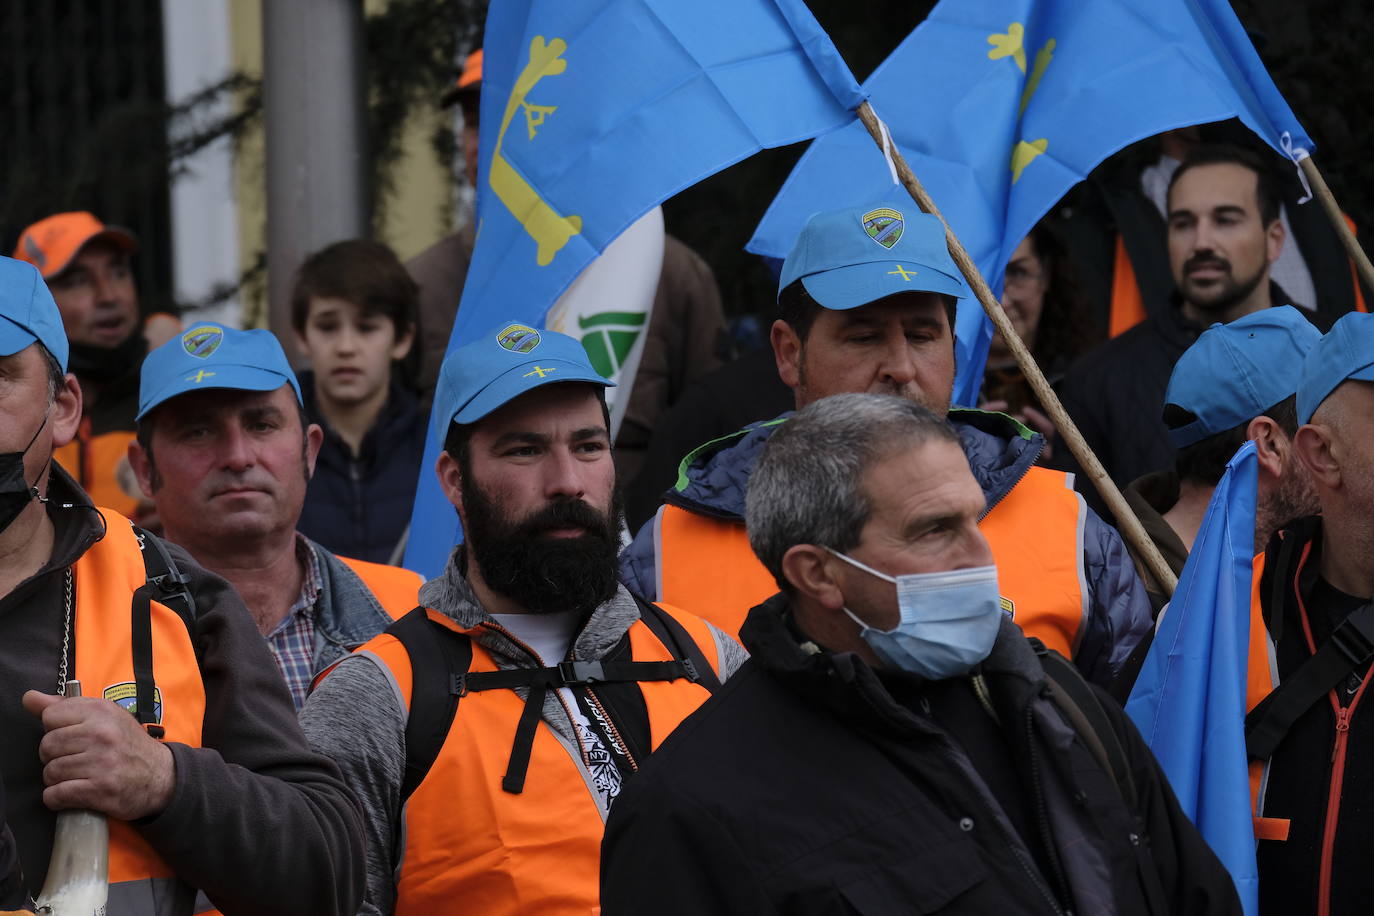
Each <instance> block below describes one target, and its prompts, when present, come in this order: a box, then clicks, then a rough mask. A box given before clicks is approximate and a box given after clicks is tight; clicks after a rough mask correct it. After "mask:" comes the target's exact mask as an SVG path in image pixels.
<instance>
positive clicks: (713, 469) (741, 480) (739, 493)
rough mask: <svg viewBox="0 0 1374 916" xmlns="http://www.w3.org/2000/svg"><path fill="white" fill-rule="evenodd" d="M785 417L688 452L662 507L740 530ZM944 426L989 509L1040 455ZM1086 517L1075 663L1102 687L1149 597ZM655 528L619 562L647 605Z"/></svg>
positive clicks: (978, 427)
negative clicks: (759, 464) (1084, 612)
mask: <svg viewBox="0 0 1374 916" xmlns="http://www.w3.org/2000/svg"><path fill="white" fill-rule="evenodd" d="M789 416H791V414H790V413H786V414H783V415H782V416H780V417H778V418H776V419H774V420H768V421H765V422H762V423H755V424H752V425H750V426H747V427H745V428H744V429H742V430H740V431H739V432H737V433H733V434H731V435H729V436H726V437H724V438H721V439H717V440H715V441H713V442H708V443H706V444H705V445H703V446H701V447H700V448H698V449H696V450H695V451H693V452H692V453H691V454H689V455H688V456H687V457H686V458H685V459H683V462H682V467H681V470H680V472H679V475H678V480H677V485H676V486H675V487H674V488H673V489H671V490H669V491H668V492H667V493H666V494H664V501H665V502H667V503H670V504H672V505H675V506H678V507H680V508H683V509H686V510H688V511H691V512H695V513H698V514H700V515H706V516H710V517H712V518H718V519H723V520H726V521H731V522H737V523H739V524H741V525H742V524H744V498H745V493H746V492H747V490H748V484H749V474H750V473H751V472H752V471H753V469H754V462H755V461H757V460H758V456H759V452H760V451H761V450H762V448H763V444H764V443H765V442H767V441H768V437H769V436H771V435H772V434H773V430H774V429H776V428H777V427H778V425H779V424H781V423H784V422H786V420H787V418H788V417H789ZM949 421H950V424H951V425H952V426H953V427H954V429H955V431H956V432H957V433H958V434H959V440H960V442H961V443H962V445H963V448H964V454H965V455H966V456H967V457H968V463H969V467H970V468H971V469H972V471H973V476H974V479H976V480H977V481H978V483H979V484H980V485H981V486H982V488H983V493H984V494H986V496H987V500H988V506H989V507H992V506H995V505H996V504H997V503H998V502H1000V501H1001V500H1002V498H1003V497H1005V496H1006V495H1007V493H1009V492H1011V489H1012V487H1014V486H1016V484H1017V482H1018V481H1020V480H1021V478H1022V477H1024V476H1026V474H1027V473H1028V472H1029V471H1030V469H1031V467H1032V466H1034V464H1035V460H1036V459H1037V458H1038V457H1040V452H1041V451H1042V450H1043V449H1044V447H1045V440H1044V438H1043V437H1042V436H1041V435H1040V434H1039V433H1034V432H1031V431H1030V430H1029V429H1027V428H1026V427H1024V426H1022V425H1021V424H1019V423H1017V422H1016V421H1015V420H1013V419H1012V418H1010V417H1008V416H1005V415H1004V414H997V413H988V412H985V411H978V410H959V409H955V410H951V411H950V412H949ZM1085 508H1086V507H1085ZM1086 512H1087V519H1086V523H1085V526H1084V532H1083V572H1084V578H1085V580H1086V582H1087V588H1088V619H1087V622H1086V624H1085V626H1086V630H1085V631H1084V633H1083V635H1082V640H1081V641H1080V643H1079V647H1078V652H1077V655H1076V657H1075V658H1074V662H1075V664H1076V665H1077V666H1078V668H1079V670H1080V671H1082V672H1083V676H1084V677H1086V678H1088V680H1090V681H1093V682H1094V683H1096V684H1099V685H1101V686H1104V687H1105V686H1107V685H1109V684H1110V683H1111V682H1112V680H1113V679H1114V678H1115V677H1116V675H1117V674H1118V672H1119V671H1120V670H1121V667H1122V665H1123V664H1124V663H1125V661H1126V657H1127V656H1128V655H1130V653H1131V650H1132V649H1134V648H1135V646H1136V644H1137V643H1139V642H1140V640H1141V639H1143V638H1144V636H1145V634H1146V633H1147V632H1149V630H1150V627H1151V626H1152V625H1153V620H1152V616H1151V613H1150V601H1149V597H1148V596H1147V595H1146V593H1145V587H1144V585H1143V584H1141V581H1140V578H1139V576H1137V575H1136V571H1135V566H1134V564H1133V563H1132V562H1131V557H1130V554H1129V553H1127V551H1126V545H1125V544H1124V543H1123V542H1122V540H1121V535H1120V534H1118V533H1117V531H1116V529H1115V528H1113V527H1111V526H1110V525H1108V524H1107V523H1106V522H1104V521H1102V519H1101V518H1099V517H1098V515H1097V513H1096V512H1094V511H1093V510H1092V509H1091V508H1086ZM654 524H655V520H653V519H650V520H649V521H648V522H647V523H645V525H644V526H643V527H642V528H640V529H639V533H638V534H637V535H636V536H635V539H634V541H633V543H631V544H630V545H629V546H628V547H626V548H625V550H624V551H623V552H622V553H621V555H620V576H621V580H622V581H623V582H624V583H625V584H626V586H628V587H629V588H630V589H631V590H632V591H636V592H638V593H639V594H640V595H641V596H643V597H644V598H646V599H648V600H650V601H654V600H657V599H658V597H659V596H658V594H657V586H656V584H655V577H654V570H655V568H656V566H657V557H656V556H655V546H654Z"/></svg>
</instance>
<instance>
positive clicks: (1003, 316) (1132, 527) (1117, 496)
mask: <svg viewBox="0 0 1374 916" xmlns="http://www.w3.org/2000/svg"><path fill="white" fill-rule="evenodd" d="M857 113H858V115H859V120H861V121H863V123H864V126H865V127H867V128H868V132H869V133H870V134H871V135H872V136H873V140H874V141H875V142H876V143H877V144H878V147H879V148H880V149H883V150H885V151H888V152H890V153H891V156H892V161H893V163H894V164H895V166H896V169H897V177H898V178H899V179H900V180H901V182H902V185H903V186H905V187H906V189H907V192H908V193H910V194H911V199H912V200H914V201H916V205H917V206H918V207H920V208H921V209H922V210H923V211H924V212H926V213H931V214H934V215H935V216H937V217H939V219H940V222H942V223H945V218H944V217H943V216H941V215H940V210H939V208H938V207H936V206H935V202H934V201H933V200H931V199H930V195H929V194H927V193H926V190H925V188H924V187H922V186H921V182H920V181H919V180H917V178H916V175H915V173H913V172H912V171H911V166H909V165H907V163H906V160H904V159H903V158H902V154H901V152H900V151H899V150H898V149H897V145H896V143H894V142H892V141H891V140H890V139H885V138H884V135H883V127H882V124H881V122H879V120H878V116H877V115H876V114H874V112H873V108H872V107H871V106H870V105H869V104H868V102H864V103H863V104H862V105H860V106H859V107H858V109H857ZM1303 161H1304V163H1306V162H1310V161H1311V160H1303ZM945 238H946V240H947V241H948V243H949V253H950V254H951V255H952V256H953V257H954V263H955V264H957V265H959V270H960V271H962V272H963V274H964V278H965V279H966V280H968V283H969V286H970V287H972V288H973V292H974V295H976V296H977V297H978V301H979V302H980V303H981V304H982V306H983V310H984V311H985V312H987V314H988V318H990V319H992V323H993V326H994V327H996V328H997V330H998V331H1000V332H1001V334H1002V340H1003V341H1004V342H1005V343H1006V345H1007V349H1009V350H1011V353H1012V356H1014V357H1015V358H1016V363H1017V365H1018V366H1020V367H1021V371H1022V372H1023V373H1024V374H1025V376H1026V381H1028V382H1030V386H1031V390H1033V391H1034V392H1035V396H1036V397H1038V398H1039V399H1040V404H1041V405H1042V406H1043V407H1044V408H1045V412H1046V413H1048V414H1049V416H1050V419H1051V420H1053V421H1054V425H1055V428H1056V429H1058V430H1059V434H1060V435H1061V436H1062V437H1063V438H1064V443H1065V444H1066V445H1067V446H1068V447H1069V451H1070V452H1072V453H1073V456H1074V457H1075V458H1077V459H1078V463H1079V465H1081V466H1082V468H1083V470H1084V473H1086V474H1087V475H1088V479H1089V480H1091V481H1092V483H1093V486H1095V487H1097V492H1098V493H1101V494H1102V498H1103V499H1104V500H1106V502H1107V506H1108V508H1110V509H1111V511H1112V514H1113V515H1115V516H1116V519H1117V527H1118V528H1119V529H1120V531H1121V534H1122V536H1123V537H1124V538H1125V539H1126V540H1127V542H1128V543H1130V545H1131V546H1132V547H1134V548H1135V549H1136V552H1137V553H1138V554H1139V555H1140V557H1141V559H1142V560H1143V561H1144V563H1145V567H1146V569H1148V570H1149V572H1150V574H1151V575H1152V576H1153V577H1154V579H1155V581H1156V582H1157V583H1158V584H1159V585H1160V587H1161V589H1162V590H1163V592H1164V593H1165V595H1169V596H1172V595H1173V593H1174V589H1175V588H1176V587H1177V586H1178V577H1177V576H1175V575H1174V572H1173V570H1171V569H1170V568H1169V564H1168V563H1166V562H1164V557H1163V556H1162V555H1161V554H1160V552H1159V548H1157V547H1155V544H1154V541H1152V540H1150V536H1149V535H1148V534H1146V533H1145V526H1144V525H1142V524H1141V523H1140V519H1138V518H1136V515H1135V513H1134V512H1132V511H1131V507H1130V506H1129V505H1128V504H1127V502H1126V498H1125V497H1124V496H1122V495H1121V491H1120V490H1118V489H1117V487H1116V484H1115V483H1113V482H1112V479H1111V478H1110V477H1108V476H1107V471H1106V469H1105V468H1103V467H1102V462H1101V461H1098V460H1097V455H1095V454H1093V450H1092V449H1091V448H1089V447H1088V443H1087V441H1085V440H1084V438H1083V434H1082V433H1080V432H1079V431H1078V427H1077V426H1075V425H1074V423H1073V420H1071V419H1069V414H1068V411H1066V410H1065V409H1064V405H1063V404H1061V403H1059V398H1058V396H1057V395H1055V393H1054V390H1053V389H1052V388H1050V383H1049V382H1048V381H1046V379H1045V374H1044V373H1043V372H1041V371H1040V367H1039V366H1038V365H1037V364H1036V362H1035V357H1033V356H1031V353H1030V351H1029V350H1027V349H1026V345H1025V343H1023V342H1022V340H1021V338H1020V336H1018V335H1017V333H1016V329H1015V328H1013V327H1012V325H1011V319H1010V318H1008V317H1007V313H1006V312H1004V311H1003V310H1002V304H1001V303H1000V302H998V301H997V300H996V299H995V298H994V297H993V295H992V290H991V289H989V288H988V284H987V282H986V281H985V280H984V279H983V275H982V274H981V273H979V271H978V267H977V265H975V264H974V263H973V259H972V258H970V257H969V256H968V252H967V251H965V250H964V246H963V245H961V244H960V243H959V240H958V239H957V238H955V236H954V232H953V231H952V230H951V229H950V228H949V223H945Z"/></svg>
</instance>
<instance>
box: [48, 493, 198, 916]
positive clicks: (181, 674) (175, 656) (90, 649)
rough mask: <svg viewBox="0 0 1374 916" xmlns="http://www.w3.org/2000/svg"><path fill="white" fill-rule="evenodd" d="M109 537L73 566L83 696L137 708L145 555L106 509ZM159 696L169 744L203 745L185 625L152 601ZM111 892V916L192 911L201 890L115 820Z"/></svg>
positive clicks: (194, 665) (195, 675) (195, 671)
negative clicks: (137, 620) (137, 628)
mask: <svg viewBox="0 0 1374 916" xmlns="http://www.w3.org/2000/svg"><path fill="white" fill-rule="evenodd" d="M99 511H100V514H101V515H102V516H104V518H105V523H106V532H105V537H104V538H102V539H101V540H99V541H97V542H96V543H95V544H94V545H92V546H91V548H90V549H89V550H87V551H86V552H85V553H84V554H83V555H82V556H81V558H80V559H79V560H77V561H76V564H75V566H74V567H73V570H72V574H73V581H74V596H73V597H74V606H75V607H74V610H73V614H72V616H73V619H74V622H73V631H74V632H73V636H74V641H75V654H76V668H75V675H76V679H77V680H79V681H80V682H81V688H82V694H83V695H84V696H88V697H104V698H106V699H108V700H112V701H114V702H116V703H119V704H120V705H122V706H125V707H126V708H127V707H130V706H132V705H133V704H134V670H133V644H132V643H133V637H132V628H131V627H130V618H129V614H130V606H131V604H130V602H131V600H132V596H133V593H134V591H135V590H136V589H138V588H139V587H140V586H142V585H144V584H145V583H146V582H147V581H148V572H147V569H146V567H145V566H144V563H143V553H142V551H141V550H140V548H139V544H138V539H137V537H135V535H134V531H133V528H132V527H131V526H130V525H129V523H128V521H127V520H126V519H124V518H123V517H121V516H120V515H118V514H117V513H115V512H114V511H113V510H110V509H100V510H99ZM150 609H151V617H152V645H153V675H154V678H155V685H156V686H155V693H154V699H155V701H156V703H157V706H158V708H159V710H160V714H159V716H158V722H159V724H160V725H161V726H162V728H163V730H164V735H163V738H164V740H166V741H179V742H181V743H182V744H187V745H190V746H191V747H199V746H200V743H201V725H202V723H203V722H204V720H205V687H204V685H203V684H202V682H201V677H200V666H199V665H198V664H197V662H196V653H195V647H194V645H193V644H192V642H191V634H190V631H189V630H188V629H187V626H186V621H184V620H183V619H182V618H181V616H180V615H179V614H178V613H177V612H176V611H174V610H172V609H171V608H169V607H167V606H166V605H164V604H161V603H159V602H157V601H153V602H151V605H150ZM109 826H110V891H109V902H108V904H107V905H106V907H105V913H106V914H107V916H144V914H156V916H163V914H168V916H170V914H186V913H190V912H191V902H192V900H193V899H194V895H195V892H194V891H192V890H190V889H189V888H188V887H187V886H186V885H184V884H182V883H181V882H180V881H179V880H178V879H177V877H176V874H175V873H174V872H173V871H172V869H171V868H170V867H169V866H168V865H167V863H165V862H164V861H163V860H162V858H161V856H159V855H158V854H157V853H156V852H154V851H153V849H152V847H151V846H149V845H148V843H147V842H146V841H145V840H144V839H143V837H142V836H140V835H139V833H138V832H137V831H136V830H134V829H133V828H132V827H130V826H129V825H128V824H127V823H124V822H122V821H116V820H111V821H110V823H109Z"/></svg>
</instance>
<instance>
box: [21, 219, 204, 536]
mask: <svg viewBox="0 0 1374 916" xmlns="http://www.w3.org/2000/svg"><path fill="white" fill-rule="evenodd" d="M137 250H138V240H137V239H135V238H134V236H133V234H132V233H131V232H129V231H128V230H127V229H122V228H120V227H118V226H110V225H106V224H105V223H102V222H101V221H100V220H99V219H97V218H96V217H95V216H94V215H93V214H91V213H87V212H86V211H84V210H81V211H74V212H70V213H57V214H54V215H52V216H49V217H47V218H45V219H41V220H39V221H38V222H36V223H34V224H33V225H31V226H29V227H28V228H27V229H25V230H24V231H23V233H21V234H20V236H19V244H18V245H17V246H16V248H15V251H14V256H15V258H17V259H19V260H21V261H28V262H29V263H30V264H33V265H34V266H35V267H37V268H38V271H39V273H41V274H42V275H43V279H44V281H45V282H46V283H47V284H48V289H49V290H50V291H51V292H52V295H53V298H54V299H55V300H56V301H57V308H58V310H59V311H60V312H61V313H62V326H63V329H64V330H65V331H66V332H67V339H68V340H69V341H70V342H71V357H70V367H71V372H72V374H73V375H75V376H76V379H77V381H78V382H79V383H80V385H81V396H82V401H83V404H84V412H83V415H82V418H81V427H80V429H79V430H78V432H77V437H76V439H74V440H73V441H72V442H71V443H70V444H68V445H66V446H64V447H63V448H60V449H58V450H57V452H56V453H55V454H54V456H53V457H54V458H56V459H57V461H58V463H60V464H61V465H62V466H63V467H64V468H66V469H67V470H68V471H70V472H71V474H72V476H73V477H75V478H76V479H77V481H78V482H79V483H80V484H81V486H82V487H83V488H84V489H85V490H86V492H87V493H89V494H90V495H91V497H92V499H94V500H95V501H96V503H97V504H99V505H102V506H109V507H110V508H112V509H115V510H117V511H119V512H121V513H123V514H124V515H128V516H130V517H132V518H134V519H135V520H136V521H139V522H140V523H147V522H148V521H149V520H150V516H151V506H150V504H148V503H147V502H145V501H142V500H140V498H139V497H138V496H137V495H136V494H135V493H133V492H130V489H129V487H132V486H134V485H133V484H132V480H133V478H132V475H130V474H128V473H127V471H125V473H124V476H125V477H126V479H127V480H128V481H129V483H126V484H125V485H124V486H121V483H120V476H121V474H120V468H121V465H126V464H127V461H126V458H125V456H126V454H127V453H128V450H129V442H130V441H131V440H132V439H133V438H134V414H135V412H136V411H137V409H138V371H139V367H140V366H142V365H143V357H144V356H145V355H146V354H147V352H148V341H147V339H145V336H144V333H145V331H144V328H143V327H141V323H140V320H139V307H138V288H137V286H136V285H135V283H134V273H133V269H132V267H131V266H130V263H129V258H130V256H132V255H133V253H134V252H136V251H137ZM157 320H160V323H167V322H171V323H173V324H177V322H176V320H175V319H173V318H170V317H169V316H162V315H160V316H157ZM150 327H151V325H150ZM159 336H165V334H161V335H159Z"/></svg>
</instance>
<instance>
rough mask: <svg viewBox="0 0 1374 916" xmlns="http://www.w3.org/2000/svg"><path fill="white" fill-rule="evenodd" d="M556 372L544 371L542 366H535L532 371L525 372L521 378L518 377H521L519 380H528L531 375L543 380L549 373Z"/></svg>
mask: <svg viewBox="0 0 1374 916" xmlns="http://www.w3.org/2000/svg"><path fill="white" fill-rule="evenodd" d="M557 371H558V370H557V369H545V368H544V367H543V366H535V367H534V368H533V369H531V370H530V371H529V372H526V373H525V374H524V375H522V376H520V377H521V378H529V377H530V376H531V375H537V376H539V377H540V378H543V377H544V376H546V375H548V374H549V373H550V372H557Z"/></svg>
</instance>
